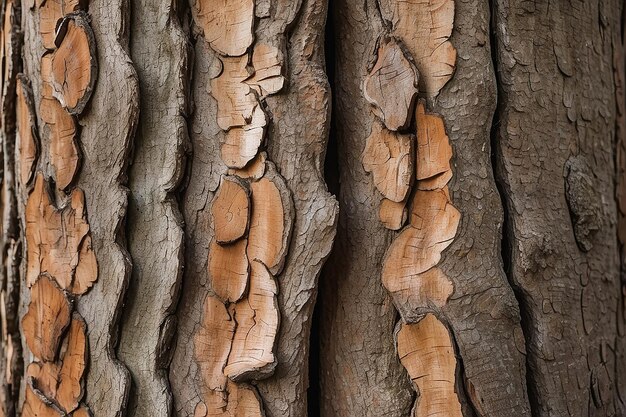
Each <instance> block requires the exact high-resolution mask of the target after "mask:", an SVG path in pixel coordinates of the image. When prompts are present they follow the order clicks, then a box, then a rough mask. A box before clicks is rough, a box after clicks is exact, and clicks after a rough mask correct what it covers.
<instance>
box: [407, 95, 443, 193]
mask: <svg viewBox="0 0 626 417" xmlns="http://www.w3.org/2000/svg"><path fill="white" fill-rule="evenodd" d="M416 107H417V108H416V110H415V123H416V125H417V163H416V164H415V166H416V176H417V179H418V180H420V181H421V180H426V179H429V184H428V187H434V188H443V187H444V186H445V185H446V183H447V182H448V180H449V179H450V177H452V171H451V169H450V158H452V146H451V145H450V140H449V139H448V135H447V134H446V128H445V126H444V123H443V118H441V116H438V115H436V114H429V113H426V108H425V104H424V101H423V100H420V101H419V103H418V104H417V106H416ZM440 174H446V175H445V176H443V175H440ZM434 177H437V178H434ZM444 181H445V182H444Z"/></svg>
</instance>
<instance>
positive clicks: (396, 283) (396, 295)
mask: <svg viewBox="0 0 626 417" xmlns="http://www.w3.org/2000/svg"><path fill="white" fill-rule="evenodd" d="M384 277H387V278H389V275H386V276H385V275H384ZM383 285H384V286H385V288H386V289H387V291H389V293H390V294H391V295H392V297H393V300H394V305H395V306H396V308H397V309H398V311H399V313H400V316H401V317H402V319H403V320H404V321H405V322H408V323H414V322H415V321H417V320H418V319H419V317H420V315H421V314H424V313H425V312H427V311H433V310H437V309H440V308H442V307H443V306H444V305H445V304H446V302H447V301H448V298H450V296H451V295H452V292H453V291H454V287H453V285H452V282H451V281H450V279H449V278H448V277H447V276H446V275H445V274H444V273H443V271H442V270H441V269H439V268H437V267H433V268H431V269H429V270H427V271H426V272H422V273H419V274H414V275H401V276H396V277H394V279H385V280H383Z"/></svg>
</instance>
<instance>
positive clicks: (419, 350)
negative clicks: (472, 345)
mask: <svg viewBox="0 0 626 417" xmlns="http://www.w3.org/2000/svg"><path fill="white" fill-rule="evenodd" d="M397 349H398V356H399V357H400V362H402V365H403V366H404V367H405V368H406V370H407V372H408V374H409V376H410V377H411V380H413V383H414V384H415V386H416V391H418V392H419V397H418V399H417V402H416V404H415V407H414V409H413V416H414V417H419V416H437V417H462V416H463V413H462V412H461V403H460V402H459V399H458V397H457V394H456V390H455V379H456V378H455V372H456V357H455V356H454V348H453V346H452V341H451V340H450V334H449V333H448V329H447V328H446V326H444V325H443V324H442V323H441V322H440V321H439V320H438V319H437V318H436V317H435V316H434V315H433V314H427V315H426V316H425V317H424V318H423V319H422V320H421V321H419V322H418V323H416V324H402V325H401V327H400V330H399V331H398V333H397Z"/></svg>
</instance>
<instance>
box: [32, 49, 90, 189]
mask: <svg viewBox="0 0 626 417" xmlns="http://www.w3.org/2000/svg"><path fill="white" fill-rule="evenodd" d="M41 79H42V84H41V92H42V94H41V95H42V97H41V102H40V103H39V115H40V117H41V120H42V121H43V122H44V126H45V132H47V135H48V137H49V143H50V152H49V156H50V163H51V164H52V167H53V168H54V173H55V179H56V185H57V188H58V189H59V190H64V189H66V188H67V187H68V186H69V185H70V184H71V183H72V181H73V180H74V176H75V175H76V173H77V171H78V165H79V163H80V153H79V149H78V145H77V144H76V136H77V130H76V121H75V120H74V116H72V115H71V114H69V113H68V112H67V111H66V110H65V109H64V108H63V106H61V103H59V101H58V100H57V99H56V98H54V97H53V95H52V94H53V92H52V54H44V55H43V56H42V58H41Z"/></svg>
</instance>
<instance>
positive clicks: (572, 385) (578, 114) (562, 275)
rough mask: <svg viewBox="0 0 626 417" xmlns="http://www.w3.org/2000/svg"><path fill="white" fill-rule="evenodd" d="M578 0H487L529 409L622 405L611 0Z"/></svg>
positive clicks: (594, 411)
mask: <svg viewBox="0 0 626 417" xmlns="http://www.w3.org/2000/svg"><path fill="white" fill-rule="evenodd" d="M579 6H580V7H577V8H572V7H571V5H564V4H561V3H535V4H513V3H510V2H505V1H496V2H495V19H496V21H495V25H494V27H495V28H496V36H495V38H496V41H497V44H496V45H494V47H496V48H497V49H496V51H497V52H496V58H497V62H498V68H499V75H500V79H499V81H500V89H501V91H502V95H501V98H502V100H501V102H500V105H499V116H500V117H499V120H500V125H499V126H498V131H497V134H498V136H497V142H498V147H497V151H496V156H497V162H498V167H497V170H498V171H497V172H498V176H499V179H500V181H501V183H502V184H503V194H504V198H505V200H506V204H507V206H508V216H509V219H508V225H509V231H508V233H509V236H510V237H511V242H512V247H511V281H512V283H513V285H514V286H516V287H517V291H518V294H519V297H520V302H521V303H523V304H524V305H525V313H526V315H525V317H524V318H523V320H524V321H525V323H524V328H525V330H526V334H525V336H526V340H527V355H528V358H527V363H528V372H529V378H528V383H529V385H530V386H529V392H530V393H531V394H532V396H533V404H534V405H535V407H534V409H533V414H536V415H537V416H552V415H566V416H605V415H620V414H621V413H623V411H622V410H623V408H622V407H623V404H621V400H620V399H619V395H618V394H617V393H616V390H617V387H618V384H619V381H620V378H619V374H620V373H621V372H623V371H619V370H618V366H617V365H616V361H617V358H616V351H618V352H619V349H618V348H619V346H616V340H617V324H618V323H616V320H617V310H618V304H619V303H620V302H621V296H620V293H621V289H620V282H619V278H618V277H619V261H618V259H619V254H618V247H617V244H616V239H615V236H616V228H615V226H616V223H617V221H616V219H617V213H616V210H615V205H614V204H612V199H613V197H612V196H613V195H614V193H615V188H614V187H615V184H614V181H613V180H612V178H614V172H615V171H614V157H613V152H612V149H613V138H614V133H615V132H614V129H615V117H616V115H615V101H614V91H613V88H614V83H613V73H612V69H613V65H612V61H613V55H612V42H613V41H614V33H615V31H618V30H619V29H618V28H619V25H620V23H619V19H620V17H619V16H616V13H615V10H619V7H618V2H615V1H602V2H598V3H581V4H580V5H579ZM598 17H599V18H598ZM618 343H619V342H618Z"/></svg>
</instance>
